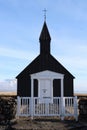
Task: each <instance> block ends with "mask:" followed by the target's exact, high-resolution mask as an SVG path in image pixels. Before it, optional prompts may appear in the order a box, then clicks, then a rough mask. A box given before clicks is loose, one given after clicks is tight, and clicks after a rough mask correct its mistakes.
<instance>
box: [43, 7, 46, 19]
mask: <svg viewBox="0 0 87 130" xmlns="http://www.w3.org/2000/svg"><path fill="white" fill-rule="evenodd" d="M43 11H44V21H46V12H47V10H46V9H44V10H43Z"/></svg>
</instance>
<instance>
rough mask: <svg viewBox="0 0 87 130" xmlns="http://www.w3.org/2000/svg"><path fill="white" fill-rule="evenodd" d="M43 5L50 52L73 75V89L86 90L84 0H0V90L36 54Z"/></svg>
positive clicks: (86, 14) (86, 7)
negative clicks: (45, 11) (49, 40)
mask: <svg viewBox="0 0 87 130" xmlns="http://www.w3.org/2000/svg"><path fill="white" fill-rule="evenodd" d="M44 8H46V9H47V18H46V21H47V26H48V28H49V32H50V35H51V39H52V40H51V53H52V55H53V56H54V57H55V58H56V59H57V60H58V61H59V62H60V63H61V64H63V65H64V66H65V67H66V69H68V70H69V71H70V72H71V73H72V74H73V75H74V76H75V77H76V79H75V80H74V88H75V91H76V92H87V1H86V0H52V1H50V0H36V1H35V0H31V1H30V0H0V89H2V84H3V83H4V84H5V83H6V81H7V79H14V78H15V77H16V76H17V74H19V73H20V72H21V71H22V70H23V69H24V68H25V67H26V66H27V65H28V64H29V63H30V62H31V61H32V60H33V59H34V58H35V57H36V56H37V55H38V54H39V46H40V45H39V35H40V32H41V29H42V26H43V22H44V13H43V10H44ZM3 89H4V87H3ZM14 89H16V87H14ZM9 90H10V87H9Z"/></svg>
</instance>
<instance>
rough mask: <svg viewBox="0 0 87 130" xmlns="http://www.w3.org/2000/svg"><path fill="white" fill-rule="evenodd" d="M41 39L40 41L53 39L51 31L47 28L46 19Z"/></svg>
mask: <svg viewBox="0 0 87 130" xmlns="http://www.w3.org/2000/svg"><path fill="white" fill-rule="evenodd" d="M39 40H40V41H43V40H49V41H50V40H51V37H50V33H49V30H48V28H47V24H46V21H44V24H43V28H42V31H41V34H40V37H39Z"/></svg>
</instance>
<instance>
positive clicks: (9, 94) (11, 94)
mask: <svg viewBox="0 0 87 130" xmlns="http://www.w3.org/2000/svg"><path fill="white" fill-rule="evenodd" d="M16 95H17V92H0V96H16Z"/></svg>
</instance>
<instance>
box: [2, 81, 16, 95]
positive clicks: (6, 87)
mask: <svg viewBox="0 0 87 130" xmlns="http://www.w3.org/2000/svg"><path fill="white" fill-rule="evenodd" d="M16 90H17V81H16V79H8V80H4V81H0V91H13V92H14V91H16Z"/></svg>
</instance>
